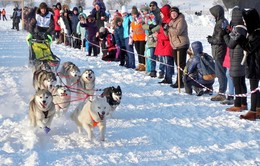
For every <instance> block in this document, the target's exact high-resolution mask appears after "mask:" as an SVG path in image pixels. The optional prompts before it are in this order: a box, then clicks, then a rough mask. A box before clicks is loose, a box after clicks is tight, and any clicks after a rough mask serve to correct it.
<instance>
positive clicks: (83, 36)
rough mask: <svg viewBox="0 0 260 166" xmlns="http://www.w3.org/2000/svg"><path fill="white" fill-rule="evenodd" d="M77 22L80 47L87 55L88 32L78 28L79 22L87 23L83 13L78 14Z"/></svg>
mask: <svg viewBox="0 0 260 166" xmlns="http://www.w3.org/2000/svg"><path fill="white" fill-rule="evenodd" d="M79 20H80V21H79V22H78V25H77V34H79V35H80V38H81V41H82V43H81V46H82V49H83V51H84V52H85V51H86V50H87V54H88V40H87V38H88V32H87V30H86V28H84V27H81V26H80V22H82V23H86V22H87V16H86V14H85V13H80V14H79Z"/></svg>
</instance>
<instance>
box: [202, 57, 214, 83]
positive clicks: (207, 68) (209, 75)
mask: <svg viewBox="0 0 260 166" xmlns="http://www.w3.org/2000/svg"><path fill="white" fill-rule="evenodd" d="M200 66H201V74H202V78H203V79H204V80H206V81H209V80H213V79H214V78H216V73H215V62H214V60H213V58H212V57H211V56H210V55H208V54H203V55H201V57H200Z"/></svg>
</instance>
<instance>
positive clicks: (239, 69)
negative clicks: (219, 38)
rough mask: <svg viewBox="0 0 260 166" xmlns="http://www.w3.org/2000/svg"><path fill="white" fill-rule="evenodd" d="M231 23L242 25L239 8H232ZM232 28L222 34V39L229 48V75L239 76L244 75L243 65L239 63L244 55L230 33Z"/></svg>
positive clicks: (234, 25)
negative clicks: (227, 32) (228, 32)
mask: <svg viewBox="0 0 260 166" xmlns="http://www.w3.org/2000/svg"><path fill="white" fill-rule="evenodd" d="M231 25H232V26H233V27H236V26H237V25H240V26H241V25H242V26H243V19H242V11H241V10H240V9H239V8H234V9H233V11H232V16H231ZM233 31H234V29H233V30H232V32H231V33H230V34H225V35H224V40H225V42H226V44H227V47H228V48H230V49H229V56H230V70H229V73H230V76H231V77H240V76H245V65H241V62H242V59H243V57H244V53H243V49H242V47H241V46H240V45H239V43H238V41H236V40H234V39H232V37H231V36H230V35H232V34H233Z"/></svg>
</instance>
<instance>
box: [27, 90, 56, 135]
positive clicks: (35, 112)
mask: <svg viewBox="0 0 260 166" xmlns="http://www.w3.org/2000/svg"><path fill="white" fill-rule="evenodd" d="M54 115H55V106H54V103H53V98H52V94H51V93H50V92H49V91H48V90H44V89H42V90H38V91H36V93H35V95H34V96H33V97H32V98H31V100H30V103H29V119H30V123H31V125H32V126H33V127H36V126H38V127H40V128H43V129H44V130H45V132H46V133H48V132H49V131H50V126H51V122H52V120H53V117H54Z"/></svg>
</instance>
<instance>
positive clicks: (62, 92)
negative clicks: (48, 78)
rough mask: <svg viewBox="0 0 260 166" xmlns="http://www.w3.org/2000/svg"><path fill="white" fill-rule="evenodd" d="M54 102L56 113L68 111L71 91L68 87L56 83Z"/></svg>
mask: <svg viewBox="0 0 260 166" xmlns="http://www.w3.org/2000/svg"><path fill="white" fill-rule="evenodd" d="M52 95H53V103H54V104H55V110H56V114H57V115H58V116H60V115H61V114H63V113H66V112H67V111H68V108H69V106H70V99H71V97H70V91H69V89H68V88H67V87H65V86H61V85H56V87H55V88H54V89H53V91H52Z"/></svg>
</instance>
